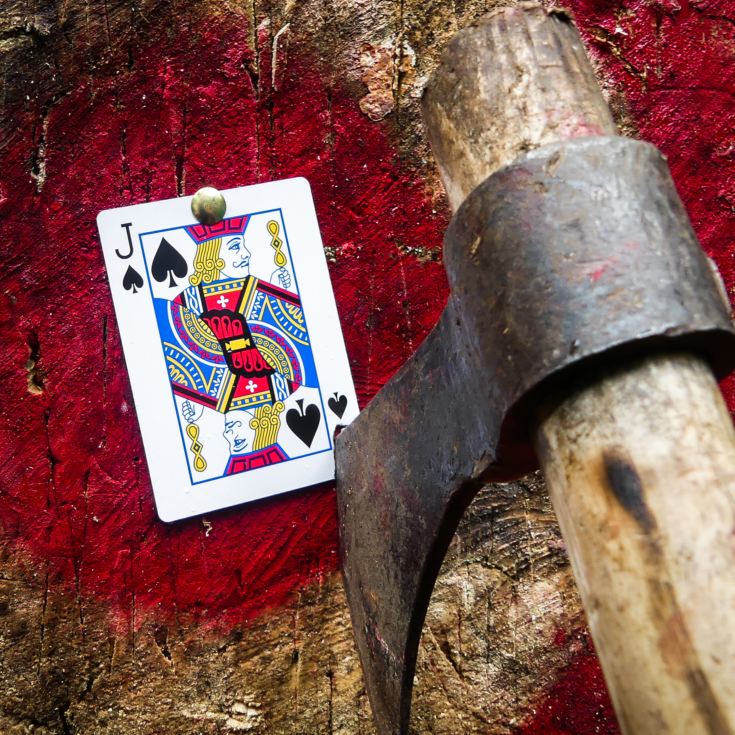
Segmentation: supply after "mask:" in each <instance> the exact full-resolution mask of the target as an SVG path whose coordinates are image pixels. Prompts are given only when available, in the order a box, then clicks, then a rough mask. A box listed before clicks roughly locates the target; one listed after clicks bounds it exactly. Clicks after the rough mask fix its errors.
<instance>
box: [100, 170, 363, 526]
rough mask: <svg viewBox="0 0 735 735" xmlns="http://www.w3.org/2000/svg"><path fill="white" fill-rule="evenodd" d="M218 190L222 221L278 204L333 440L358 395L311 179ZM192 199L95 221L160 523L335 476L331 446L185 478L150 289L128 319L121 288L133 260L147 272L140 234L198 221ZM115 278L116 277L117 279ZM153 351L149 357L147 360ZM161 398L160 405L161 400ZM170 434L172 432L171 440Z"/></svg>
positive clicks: (353, 412)
mask: <svg viewBox="0 0 735 735" xmlns="http://www.w3.org/2000/svg"><path fill="white" fill-rule="evenodd" d="M222 194H223V196H224V197H225V201H226V203H227V212H226V214H225V217H233V216H238V215H242V214H251V213H257V212H261V211H267V210H273V209H279V208H280V209H281V215H282V218H283V224H284V230H285V233H286V237H287V239H288V243H289V249H290V253H291V257H292V266H293V271H294V274H295V277H296V278H297V289H298V291H299V297H300V299H301V303H302V306H303V309H304V314H305V317H306V320H307V328H308V331H309V338H310V344H311V346H312V354H313V355H314V363H315V367H316V371H317V375H318V378H319V385H320V396H321V404H322V405H321V410H322V420H323V421H325V422H326V425H327V429H328V433H329V435H330V436H329V439H330V444H331V445H332V446H333V440H332V435H333V433H334V429H335V428H336V427H337V426H338V425H346V424H348V423H350V421H352V420H353V419H354V418H355V417H356V416H357V413H358V409H357V397H356V394H355V390H354V385H353V381H352V377H351V373H350V369H349V361H348V358H347V353H346V350H345V347H344V339H343V338H342V330H341V326H340V323H339V318H338V315H337V307H336V303H335V300H334V293H333V289H332V288H331V283H330V280H329V271H328V268H327V261H326V257H325V255H324V249H323V245H322V240H321V234H320V232H319V226H318V223H317V220H316V213H315V210H314V204H313V199H312V195H311V187H310V186H309V182H308V181H307V180H306V179H304V178H293V179H285V180H281V181H274V182H268V183H263V184H255V185H253V186H247V187H239V188H235V189H227V190H223V191H222ZM191 200H192V197H191V196H187V197H179V198H177V199H167V200H163V201H159V202H149V203H145V204H137V205H132V206H129V207H120V208H117V209H108V210H105V211H103V212H100V214H99V215H98V217H97V226H98V228H99V232H100V237H101V240H102V250H103V253H104V258H105V265H106V267H107V273H108V279H109V281H110V288H111V291H112V298H113V303H114V306H115V314H116V317H117V323H118V328H119V330H120V337H121V340H122V343H123V349H124V353H125V361H126V364H127V366H128V372H129V375H130V383H131V386H132V391H133V399H134V402H135V406H136V411H137V413H138V423H139V426H140V430H141V434H142V436H143V444H144V447H145V452H146V459H147V463H148V469H149V472H150V476H151V483H152V485H153V489H154V496H155V503H156V510H157V513H158V516H159V518H161V520H163V521H166V522H170V521H175V520H180V519H182V518H188V517H191V516H196V515H201V514H203V513H207V512H211V511H214V510H217V509H220V508H226V507H230V506H233V505H238V504H240V503H246V502H251V501H253V500H257V499H260V498H265V497H270V496H273V495H278V494H280V493H284V492H290V491H292V490H297V489H301V488H306V487H310V486H312V485H316V484H319V483H322V482H326V481H329V480H332V479H334V452H333V449H332V450H331V451H330V450H326V451H323V452H321V453H318V454H312V455H308V456H306V457H298V458H295V459H292V460H289V461H287V462H283V463H280V464H276V465H270V466H269V467H264V468H261V469H257V470H250V471H248V472H246V473H240V474H237V475H230V476H226V477H221V478H218V479H214V480H211V481H209V482H206V483H199V484H197V485H192V484H191V480H190V478H189V469H188V464H187V462H186V461H185V457H184V458H182V456H181V453H182V452H183V451H185V450H184V447H183V445H182V443H181V436H182V435H181V429H180V427H179V423H178V420H177V417H176V413H175V410H174V409H173V404H172V401H171V398H170V396H171V392H170V388H169V379H168V374H167V371H166V366H165V361H164V359H163V358H161V359H160V360H159V359H157V358H158V355H159V354H161V342H160V335H159V332H158V328H157V322H156V316H155V312H154V309H153V303H152V301H151V299H150V293H149V287H148V284H146V285H145V286H144V288H145V291H146V294H147V298H146V301H145V303H144V304H143V303H140V304H138V305H137V309H138V311H137V313H138V316H137V317H136V318H135V319H133V318H129V317H128V315H131V316H132V311H130V310H129V309H130V302H129V301H128V299H129V297H130V296H131V294H129V293H128V292H126V291H125V290H124V289H123V287H122V276H121V274H122V273H124V271H125V270H126V269H127V266H128V265H132V266H133V267H134V268H135V269H136V270H137V271H138V272H139V273H140V274H141V275H144V277H147V271H146V269H145V265H144V262H143V255H142V249H141V247H140V236H141V235H142V234H146V233H149V232H153V231H157V230H162V229H166V227H169V226H170V227H185V226H187V225H196V224H198V222H197V220H196V219H195V218H194V216H193V215H192V212H191ZM127 222H132V226H131V227H130V235H131V237H132V239H133V244H134V253H133V256H132V257H131V258H129V259H127V260H121V259H120V258H119V257H118V256H117V255H116V254H115V250H116V249H117V250H123V249H124V242H125V240H124V239H121V237H123V238H124V237H125V235H124V230H123V229H122V225H123V224H124V223H127ZM289 222H291V226H289ZM169 223H175V224H169ZM295 223H298V234H294V231H295V230H296V227H295ZM121 243H122V245H121ZM115 274H120V277H116V275H115ZM325 284H326V286H327V287H326V288H325V287H324V285H325ZM317 313H318V314H319V318H318V319H316V320H315V319H314V316H313V315H314V314H317ZM310 314H311V315H312V316H311V317H310V316H309V315H310ZM139 320H140V321H141V322H142V323H143V325H145V328H144V329H139V328H138V329H136V325H135V323H136V322H138V321H139ZM154 350H155V351H154ZM151 355H155V356H156V357H155V358H151V357H150V356H151ZM146 356H148V357H146ZM330 385H333V386H334V385H339V390H340V391H341V392H342V393H343V394H344V395H346V396H347V401H348V404H347V410H346V412H345V415H344V416H343V417H342V418H337V417H336V416H335V415H333V413H332V412H331V411H330V410H329V409H328V407H327V406H326V405H324V404H325V403H326V400H327V397H328V395H329V394H328V393H327V390H328V389H329V387H330ZM162 388H165V390H163V389H162ZM164 402H165V403H166V404H167V405H163V404H164ZM162 437H165V438H164V439H162ZM170 437H174V438H175V441H172V440H171V438H170ZM177 450H178V456H177ZM295 474H297V475H298V483H295V482H294V477H293V476H294V475H295ZM244 480H245V481H244Z"/></svg>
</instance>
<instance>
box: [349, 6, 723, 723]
mask: <svg viewBox="0 0 735 735" xmlns="http://www.w3.org/2000/svg"><path fill="white" fill-rule="evenodd" d="M423 109H424V117H425V119H426V123H427V128H428V131H429V136H430V139H431V143H432V148H433V150H434V153H435V156H436V158H437V161H438V164H439V169H440V171H441V174H442V178H443V180H444V183H445V187H446V189H447V193H448V196H449V200H450V204H451V205H452V208H453V209H454V210H455V212H456V214H455V216H454V218H453V220H452V222H451V223H450V226H449V229H448V230H447V234H446V237H445V245H444V260H445V265H446V269H447V274H448V277H449V282H450V286H451V296H450V298H449V302H448V304H447V306H446V308H445V311H444V313H443V315H442V317H441V319H440V321H439V323H438V325H437V326H436V327H435V329H434V330H433V332H432V333H431V334H430V335H429V336H428V337H427V339H426V340H425V342H424V343H423V344H422V345H421V347H420V348H419V349H418V351H417V352H416V354H415V355H414V356H413V357H412V358H411V359H410V360H409V361H408V362H407V363H406V364H405V365H404V366H403V367H402V368H401V370H399V372H398V373H397V374H396V375H395V376H394V377H393V378H392V379H391V380H390V381H389V382H388V383H387V384H386V385H385V386H384V387H383V388H382V389H381V391H380V392H379V393H378V395H377V396H375V398H374V399H373V400H372V402H371V403H370V404H369V405H368V406H367V408H366V409H365V410H364V411H363V413H362V414H361V415H360V416H359V417H358V419H357V420H356V421H355V422H354V423H352V424H351V425H350V426H349V427H347V428H346V429H345V430H344V431H343V432H342V433H341V434H340V435H339V437H338V438H337V442H336V464H337V497H338V512H339V524H340V551H341V555H342V568H343V573H344V581H345V588H346V592H347V599H348V602H349V606H350V613H351V617H352V623H353V628H354V634H355V639H356V641H357V646H358V650H359V654H360V659H361V662H362V666H363V671H364V674H365V682H366V687H367V692H368V696H369V699H370V702H371V706H372V709H373V714H374V717H375V721H376V723H377V726H378V731H379V732H380V733H381V735H389V734H390V735H404V734H405V733H406V732H407V731H408V724H409V717H410V703H411V690H412V685H413V677H414V670H415V664H416V656H417V651H418V644H419V639H420V635H421V628H422V625H423V621H424V616H425V613H426V609H427V606H428V603H429V598H430V596H431V591H432V589H433V586H434V582H435V579H436V576H437V574H438V572H439V568H440V566H441V563H442V560H443V558H444V554H445V552H446V549H447V546H448V544H449V542H450V539H451V537H452V535H453V533H454V531H455V529H456V526H457V523H458V522H459V519H460V517H461V516H462V513H463V512H464V510H465V508H466V507H467V505H468V504H469V502H470V501H471V499H472V498H473V496H474V495H475V494H476V493H477V491H478V490H479V489H480V488H481V487H482V486H483V485H484V484H486V483H488V482H497V481H503V480H508V479H510V478H513V477H519V476H521V475H523V474H525V473H527V472H529V471H531V470H533V469H535V468H536V467H538V466H539V465H540V466H541V468H542V470H543V472H544V475H545V478H546V481H547V486H548V488H549V492H550V495H551V498H552V502H553V504H554V508H555V510H556V513H557V516H558V518H559V522H560V526H561V529H562V533H563V535H564V539H565V541H566V544H567V547H568V549H569V552H570V557H571V562H572V567H573V570H574V573H575V577H576V580H577V583H578V587H579V589H580V593H581V596H582V600H583V603H584V606H585V610H586V612H587V616H588V622H589V625H590V629H591V632H592V636H593V638H594V641H595V644H596V647H597V651H598V654H599V657H600V660H601V663H602V667H603V670H604V673H605V676H606V680H607V683H608V687H609V689H610V692H611V695H612V698H613V703H614V705H615V709H616V712H617V714H618V718H619V721H620V724H621V726H622V728H623V730H624V731H625V732H626V733H638V734H640V733H657V734H659V733H673V732H678V733H687V735H690V734H692V735H693V734H695V733H733V732H735V543H733V538H735V536H734V535H733V532H734V530H735V433H734V432H733V427H732V423H731V420H730V417H729V414H728V412H727V409H726V407H725V405H724V402H723V400H722V397H721V395H720V393H719V391H718V388H717V384H716V382H715V377H714V376H715V375H716V376H718V377H721V376H724V375H725V374H727V373H728V372H730V371H731V370H732V369H733V367H735V350H734V349H733V347H734V346H735V330H733V325H732V322H731V320H730V311H729V304H728V303H727V297H726V295H725V294H723V291H722V288H721V283H720V282H719V281H718V277H717V274H716V271H713V268H712V267H711V264H710V262H709V261H708V259H707V257H706V256H705V255H704V253H703V252H702V251H701V249H700V248H699V245H698V243H697V241H696V237H695V235H694V233H693V231H692V229H691V225H690V224H689V221H688V219H687V216H686V213H685V211H684V209H683V206H682V204H681V202H680V201H679V198H678V196H677V194H676V191H675V188H674V185H673V182H672V180H671V177H670V175H669V173H668V169H667V166H666V164H665V161H664V159H663V157H662V156H661V154H660V153H658V151H656V149H655V148H653V146H650V145H648V144H646V143H642V142H637V141H632V140H628V139H625V138H621V137H616V136H615V133H616V130H615V126H614V124H613V121H612V118H611V116H610V112H609V109H608V108H607V105H606V104H605V102H604V100H603V98H602V96H601V93H600V91H599V88H598V86H597V82H596V79H595V76H594V73H593V71H592V69H591V67H590V64H589V61H588V60H587V57H586V55H585V52H584V50H583V47H582V44H581V41H580V39H579V36H578V34H577V32H576V29H575V28H574V26H573V24H572V23H571V21H570V19H569V18H568V17H567V16H566V15H565V14H563V13H559V12H548V11H545V10H544V9H542V8H541V7H539V6H537V5H534V4H529V3H523V4H521V5H519V6H516V7H515V8H505V9H501V10H498V11H495V12H492V13H490V14H488V15H486V16H485V17H484V18H482V19H481V20H480V21H478V22H477V23H476V24H475V25H474V26H472V27H470V28H469V29H467V30H465V31H463V32H461V33H459V34H458V35H457V36H456V37H455V39H454V40H453V41H452V42H451V44H450V46H449V48H448V50H447V52H446V54H445V57H444V59H443V61H442V63H441V65H440V67H439V69H438V70H437V71H436V73H435V75H434V77H433V78H432V79H431V80H430V82H429V84H428V86H427V89H426V91H425V94H424V99H423ZM713 373H714V374H713Z"/></svg>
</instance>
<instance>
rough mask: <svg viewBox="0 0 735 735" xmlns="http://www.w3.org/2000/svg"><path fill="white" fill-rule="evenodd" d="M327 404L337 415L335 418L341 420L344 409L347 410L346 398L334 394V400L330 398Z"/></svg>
mask: <svg viewBox="0 0 735 735" xmlns="http://www.w3.org/2000/svg"><path fill="white" fill-rule="evenodd" d="M327 404H328V406H329V408H331V409H332V411H333V412H334V413H335V414H336V415H337V418H338V419H341V418H342V417H343V416H344V415H345V409H346V408H347V396H341V395H339V394H338V393H335V394H334V398H330V399H329V400H328V401H327Z"/></svg>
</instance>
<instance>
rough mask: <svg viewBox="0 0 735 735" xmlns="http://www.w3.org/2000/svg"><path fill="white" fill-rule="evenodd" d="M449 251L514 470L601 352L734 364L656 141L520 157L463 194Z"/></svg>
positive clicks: (505, 469) (711, 271) (726, 320)
mask: <svg viewBox="0 0 735 735" xmlns="http://www.w3.org/2000/svg"><path fill="white" fill-rule="evenodd" d="M444 258H445V264H446V269H447V274H448V277H449V281H450V285H451V287H452V293H453V294H454V298H455V299H457V301H458V302H459V305H458V309H459V311H460V312H461V313H462V314H463V315H464V327H465V329H466V331H467V334H468V339H471V340H472V341H473V342H474V344H475V349H476V350H477V353H478V354H477V362H476V365H477V366H478V369H480V370H482V372H483V375H484V382H485V383H486V384H487V385H488V390H487V392H486V394H485V396H483V398H484V399H485V400H486V404H485V411H486V413H487V415H490V416H492V417H493V418H492V419H491V420H493V421H496V422H499V423H498V426H499V437H498V445H497V449H498V450H499V451H498V452H497V453H498V460H499V464H498V467H497V468H496V471H497V472H499V473H501V474H503V475H504V476H506V477H507V476H511V477H519V476H522V475H524V474H527V473H528V472H529V471H531V470H534V469H536V468H537V467H538V463H537V461H536V460H535V458H534V457H533V455H532V452H531V447H530V439H529V427H530V426H531V424H532V422H533V420H534V414H535V413H536V412H537V411H538V407H539V405H540V404H541V403H543V402H544V401H546V400H549V398H550V397H551V396H555V397H556V398H557V399H559V400H560V399H563V397H564V395H565V392H566V389H574V388H579V387H580V383H581V382H583V381H584V380H585V375H586V374H588V373H590V372H594V371H590V367H591V365H593V364H595V363H602V364H605V365H609V364H611V363H615V362H618V361H619V360H620V359H627V358H629V357H634V356H638V355H641V354H651V353H653V352H656V351H687V352H695V353H700V354H703V355H704V356H705V357H706V358H707V359H708V361H709V363H710V365H711V366H712V369H713V371H714V372H715V374H716V375H717V377H718V378H722V377H724V376H725V375H727V374H728V373H729V372H730V371H732V370H733V369H734V368H735V349H734V348H735V330H734V329H733V324H732V321H731V318H730V305H729V303H728V302H727V297H726V295H724V296H723V291H722V288H721V281H719V274H718V273H717V269H716V268H715V267H714V263H713V262H712V261H710V260H709V259H708V258H707V256H706V255H705V254H704V252H703V251H702V249H701V247H700V246H699V243H698V242H697V238H696V236H695V234H694V231H693V230H692V226H691V223H690V222H689V218H688V216H687V214H686V211H685V209H684V207H683V205H682V203H681V200H680V199H679V196H678V194H677V192H676V188H675V186H674V182H673V181H672V179H671V175H670V174H669V170H668V166H667V165H666V161H665V159H664V157H663V156H662V155H661V153H660V152H659V151H658V150H657V149H656V148H655V147H654V146H652V145H650V144H649V143H645V142H642V141H636V140H630V139H628V138H623V137H617V136H615V137H590V138H576V139H572V140H567V141H563V142H559V143H556V144H553V145H548V146H544V147H543V148H538V149H536V150H535V151H532V152H531V153H528V154H527V155H525V156H523V157H522V158H519V159H517V160H516V161H515V162H513V163H512V164H511V165H509V166H507V167H505V168H503V169H501V170H499V171H498V172H496V173H495V174H494V175H492V176H490V177H489V178H488V179H486V180H485V181H484V182H483V183H482V184H481V185H480V186H478V187H477V188H476V189H475V190H474V191H473V192H472V193H471V194H470V196H468V197H467V199H466V200H465V202H464V203H463V204H462V206H461V207H460V208H459V210H458V212H457V214H456V215H455V217H454V219H453V220H452V222H451V223H450V225H449V228H448V230H447V233H446V237H445V243H444Z"/></svg>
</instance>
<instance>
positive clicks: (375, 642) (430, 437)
mask: <svg viewBox="0 0 735 735" xmlns="http://www.w3.org/2000/svg"><path fill="white" fill-rule="evenodd" d="M458 322H459V315H458V313H457V311H456V306H455V303H454V301H450V302H449V304H448V306H447V307H446V309H445V311H444V313H443V315H442V318H441V320H440V322H439V324H438V325H437V326H436V328H435V329H434V331H433V332H432V333H431V334H430V335H429V337H428V338H427V339H426V341H425V342H424V343H423V345H422V346H421V347H420V348H419V350H418V352H417V353H416V355H414V357H413V358H412V359H411V360H410V361H409V362H408V363H407V364H406V365H404V366H403V368H402V369H401V371H400V372H399V373H398V374H397V375H396V376H395V377H394V378H393V379H392V380H391V381H390V383H389V384H388V385H386V386H385V387H384V388H383V389H382V390H381V391H380V393H379V394H378V396H376V398H375V399H374V400H373V401H372V403H371V404H370V405H369V407H368V408H367V409H366V410H365V411H363V413H362V414H361V415H360V417H358V419H357V420H356V421H355V422H353V423H352V424H351V425H350V426H348V427H347V428H346V429H344V430H343V431H342V433H341V434H340V435H339V437H338V440H337V441H338V449H337V452H336V458H337V486H338V493H337V504H338V513H339V525H340V553H341V557H342V569H343V574H344V582H345V589H346V593H347V600H348V603H349V607H350V614H351V617H352V625H353V630H354V632H355V639H356V641H357V646H358V650H359V654H360V659H361V662H362V666H363V672H364V675H365V685H366V688H367V692H368V697H369V699H370V703H371V706H372V709H373V715H374V717H375V720H376V723H377V724H378V731H379V732H380V733H381V735H387V734H388V733H391V734H392V735H399V734H403V733H406V732H407V731H408V721H409V716H410V707H411V690H412V686H413V677H414V671H415V666H416V654H417V650H418V644H419V639H420V636H421V629H422V626H423V622H424V617H425V614H426V609H427V606H428V603H429V598H430V597H431V591H432V589H433V587H434V582H435V580H436V576H437V574H438V572H439V568H440V567H441V563H442V560H443V559H444V555H445V553H446V550H447V547H448V545H449V542H450V541H451V538H452V535H453V534H454V531H455V530H456V527H457V524H458V523H459V520H460V518H461V517H462V514H463V512H464V510H465V508H466V507H467V505H468V504H469V502H470V501H471V500H472V498H473V497H474V495H475V494H476V492H477V491H478V490H479V489H480V487H482V483H481V482H479V481H478V479H477V478H478V477H479V476H480V475H481V474H482V471H483V470H484V469H485V468H486V467H487V466H488V465H489V464H490V462H491V461H492V457H491V456H489V455H487V454H486V452H487V448H488V447H493V446H495V441H494V439H495V437H496V436H497V427H493V426H489V425H488V424H487V419H486V417H487V416H491V415H492V412H487V411H485V412H483V411H482V409H481V406H480V404H479V403H478V401H477V400H476V397H477V395H478V394H479V393H480V391H478V390H474V389H473V388H474V387H476V386H475V383H476V376H475V371H474V370H473V369H472V367H471V358H470V357H469V355H470V351H469V349H468V345H467V344H466V342H465V336H464V331H463V330H461V329H459V328H458ZM418 417H420V419H419V418H418Z"/></svg>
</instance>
